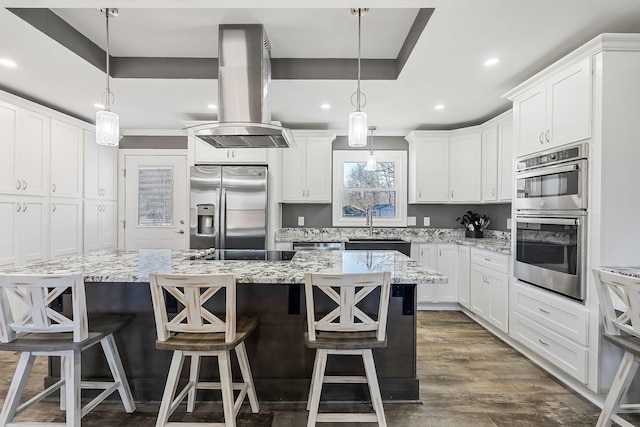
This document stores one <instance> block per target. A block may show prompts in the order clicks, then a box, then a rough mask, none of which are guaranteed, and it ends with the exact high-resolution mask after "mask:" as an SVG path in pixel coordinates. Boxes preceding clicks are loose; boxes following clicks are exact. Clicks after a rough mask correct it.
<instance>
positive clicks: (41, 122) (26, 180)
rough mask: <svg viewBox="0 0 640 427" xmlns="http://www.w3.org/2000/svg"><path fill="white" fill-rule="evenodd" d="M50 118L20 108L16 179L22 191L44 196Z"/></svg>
mask: <svg viewBox="0 0 640 427" xmlns="http://www.w3.org/2000/svg"><path fill="white" fill-rule="evenodd" d="M50 124H51V120H50V119H49V118H48V117H45V116H43V115H42V114H37V113H34V112H32V111H29V110H22V117H21V128H22V132H21V136H20V148H19V152H20V153H19V156H18V158H19V161H18V177H17V178H18V179H20V180H21V181H22V193H23V194H29V195H33V196H44V195H45V193H46V192H47V186H46V183H47V173H46V172H47V171H48V168H49V148H50V142H49V140H50V135H51V130H50Z"/></svg>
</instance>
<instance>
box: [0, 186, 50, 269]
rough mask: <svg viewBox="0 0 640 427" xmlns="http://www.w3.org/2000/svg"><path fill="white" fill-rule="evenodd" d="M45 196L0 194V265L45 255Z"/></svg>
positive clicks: (33, 259)
mask: <svg viewBox="0 0 640 427" xmlns="http://www.w3.org/2000/svg"><path fill="white" fill-rule="evenodd" d="M47 236H48V233H47V199H46V198H44V197H17V196H0V265H24V264H28V263H32V262H40V261H44V260H46V259H47Z"/></svg>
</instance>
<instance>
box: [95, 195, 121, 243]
mask: <svg viewBox="0 0 640 427" xmlns="http://www.w3.org/2000/svg"><path fill="white" fill-rule="evenodd" d="M99 236H100V250H105V249H116V248H117V246H118V232H117V205H116V203H115V202H103V204H102V212H101V214H100V233H99Z"/></svg>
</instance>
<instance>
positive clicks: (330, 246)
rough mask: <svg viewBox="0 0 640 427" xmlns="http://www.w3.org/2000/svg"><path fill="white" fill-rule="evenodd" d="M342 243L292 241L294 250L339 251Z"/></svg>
mask: <svg viewBox="0 0 640 427" xmlns="http://www.w3.org/2000/svg"><path fill="white" fill-rule="evenodd" d="M342 249H343V244H342V243H340V242H293V250H294V251H304V250H321V251H340V250H342Z"/></svg>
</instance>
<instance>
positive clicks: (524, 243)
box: [513, 215, 586, 301]
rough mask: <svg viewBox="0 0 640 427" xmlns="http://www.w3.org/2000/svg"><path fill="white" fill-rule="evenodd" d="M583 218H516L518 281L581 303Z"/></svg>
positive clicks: (576, 216)
mask: <svg viewBox="0 0 640 427" xmlns="http://www.w3.org/2000/svg"><path fill="white" fill-rule="evenodd" d="M585 222H586V215H575V216H573V215H562V216H540V215H535V216H534V215H518V216H516V227H517V229H516V256H515V258H514V262H515V264H514V269H513V271H514V275H515V277H516V278H517V279H519V280H521V281H523V282H527V283H531V284H533V285H536V286H540V287H543V288H546V289H549V290H552V291H555V292H558V293H560V294H562V295H565V296H568V297H570V298H574V299H577V300H580V301H584V298H585V285H584V272H583V268H584V256H585V250H584V249H585V247H586V246H585V242H586V239H585V231H586V225H585Z"/></svg>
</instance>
